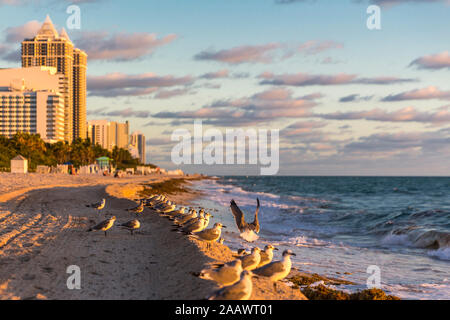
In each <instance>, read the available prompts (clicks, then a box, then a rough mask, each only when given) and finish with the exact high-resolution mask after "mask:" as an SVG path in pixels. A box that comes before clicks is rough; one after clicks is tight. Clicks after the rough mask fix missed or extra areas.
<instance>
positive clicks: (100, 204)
mask: <svg viewBox="0 0 450 320" xmlns="http://www.w3.org/2000/svg"><path fill="white" fill-rule="evenodd" d="M105 205H106V199H104V198H103V199H102V201H100V202H96V203H91V204H87V205H86V207H88V208H94V209H96V210H98V211H100V210H102V209H103V208H104V207H105Z"/></svg>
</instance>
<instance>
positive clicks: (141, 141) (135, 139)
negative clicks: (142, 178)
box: [130, 131, 145, 164]
mask: <svg viewBox="0 0 450 320" xmlns="http://www.w3.org/2000/svg"><path fill="white" fill-rule="evenodd" d="M130 145H131V146H133V147H134V148H136V149H137V151H138V155H139V161H140V162H141V163H143V164H145V136H144V135H143V134H142V133H141V132H139V131H135V132H133V133H132V134H131V139H130Z"/></svg>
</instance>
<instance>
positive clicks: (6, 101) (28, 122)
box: [0, 67, 65, 143]
mask: <svg viewBox="0 0 450 320" xmlns="http://www.w3.org/2000/svg"><path fill="white" fill-rule="evenodd" d="M62 80H63V77H62V75H59V74H57V70H56V68H52V67H34V68H14V69H0V134H1V135H4V136H7V137H9V138H10V137H11V136H13V135H14V134H16V133H17V132H27V133H32V134H36V133H38V134H40V136H41V138H42V139H43V140H44V141H46V142H49V143H53V142H57V141H61V140H64V123H65V122H64V109H65V106H64V97H63V95H62V94H61V93H60V90H61V82H62Z"/></svg>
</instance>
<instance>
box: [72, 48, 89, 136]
mask: <svg viewBox="0 0 450 320" xmlns="http://www.w3.org/2000/svg"><path fill="white" fill-rule="evenodd" d="M86 69H87V54H86V53H85V52H84V51H82V50H80V49H77V48H75V49H74V50H73V137H74V139H76V138H82V139H86Z"/></svg>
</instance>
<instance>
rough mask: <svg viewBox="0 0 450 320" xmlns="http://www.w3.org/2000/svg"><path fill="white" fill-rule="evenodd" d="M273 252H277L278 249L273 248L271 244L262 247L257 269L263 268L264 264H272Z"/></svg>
mask: <svg viewBox="0 0 450 320" xmlns="http://www.w3.org/2000/svg"><path fill="white" fill-rule="evenodd" d="M273 250H278V248H275V247H274V246H272V245H271V244H268V245H267V246H265V247H264V250H263V251H261V253H260V255H261V261H260V262H259V265H258V268H261V267H263V266H265V265H266V264H269V263H271V262H272V259H273Z"/></svg>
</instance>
